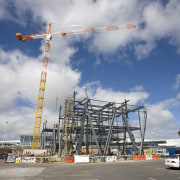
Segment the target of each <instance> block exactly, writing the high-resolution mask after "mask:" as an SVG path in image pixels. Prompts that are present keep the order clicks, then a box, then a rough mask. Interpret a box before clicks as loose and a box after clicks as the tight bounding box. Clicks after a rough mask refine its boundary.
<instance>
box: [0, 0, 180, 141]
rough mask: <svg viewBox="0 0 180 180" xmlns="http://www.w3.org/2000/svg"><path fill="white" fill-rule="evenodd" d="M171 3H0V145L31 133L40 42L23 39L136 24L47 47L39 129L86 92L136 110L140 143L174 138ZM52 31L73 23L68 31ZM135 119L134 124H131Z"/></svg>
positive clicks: (176, 73)
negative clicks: (142, 132)
mask: <svg viewBox="0 0 180 180" xmlns="http://www.w3.org/2000/svg"><path fill="white" fill-rule="evenodd" d="M179 18H180V1H179V0H149V1H146V0H126V1H124V0H51V1H49V0H44V1H41V0H24V1H23V3H22V1H21V0H0V27H1V28H0V32H1V38H0V140H2V139H3V136H4V138H5V140H10V139H11V140H12V139H18V138H19V135H21V134H33V129H34V121H35V112H36V103H37V98H38V89H39V83H40V74H41V70H42V60H43V51H44V44H45V40H44V39H34V40H28V41H26V42H24V43H22V42H20V41H18V39H17V38H16V33H17V32H20V33H22V34H23V35H30V34H35V33H42V32H46V29H47V24H48V23H51V22H52V23H58V24H54V25H52V32H55V31H59V32H61V31H63V30H70V29H73V28H80V29H83V28H84V27H85V26H92V27H94V26H107V25H124V24H136V28H135V29H131V30H126V29H120V30H118V31H110V32H101V33H91V34H79V35H72V36H65V37H62V36H56V37H53V39H52V40H51V50H50V60H49V65H48V72H47V83H46V91H45V102H44V109H43V118H42V123H43V122H44V121H45V120H48V124H49V126H51V125H52V124H53V123H54V122H56V119H57V111H56V96H58V97H59V99H58V105H60V104H61V105H63V103H64V98H65V97H67V96H70V95H72V94H73V91H74V90H75V91H78V92H80V93H82V91H83V87H86V89H87V92H88V94H89V96H90V97H91V98H96V99H100V100H106V101H112V102H117V103H119V102H122V101H124V100H125V99H127V100H130V102H129V103H130V104H133V105H144V106H146V110H147V131H146V136H145V138H148V139H172V138H179V137H178V134H177V132H178V130H179V128H180V33H179V32H180V24H179ZM59 24H73V25H83V26H77V27H75V26H70V25H66V26H65V25H59ZM132 120H134V121H135V120H136V119H132Z"/></svg>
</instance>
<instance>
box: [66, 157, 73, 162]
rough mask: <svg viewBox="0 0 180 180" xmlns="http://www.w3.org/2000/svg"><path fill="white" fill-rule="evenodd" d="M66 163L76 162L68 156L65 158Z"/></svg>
mask: <svg viewBox="0 0 180 180" xmlns="http://www.w3.org/2000/svg"><path fill="white" fill-rule="evenodd" d="M65 162H66V163H73V162H74V156H67V157H66V158H65Z"/></svg>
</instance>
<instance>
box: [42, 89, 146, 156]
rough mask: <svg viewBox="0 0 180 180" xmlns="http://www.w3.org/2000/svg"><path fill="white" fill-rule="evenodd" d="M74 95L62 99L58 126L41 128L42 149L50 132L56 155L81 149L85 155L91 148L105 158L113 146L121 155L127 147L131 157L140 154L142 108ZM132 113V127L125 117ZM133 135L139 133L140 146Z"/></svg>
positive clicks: (143, 108)
mask: <svg viewBox="0 0 180 180" xmlns="http://www.w3.org/2000/svg"><path fill="white" fill-rule="evenodd" d="M85 92H86V91H85ZM76 94H77V93H75V92H74V95H73V96H72V97H70V98H67V99H66V100H65V106H64V114H63V115H61V107H60V110H59V123H58V124H56V125H54V127H53V128H47V127H46V126H45V125H44V126H43V130H42V133H41V139H42V148H45V144H44V143H43V142H44V140H45V139H46V137H45V136H46V134H47V133H51V135H52V138H51V149H52V152H53V154H55V153H56V151H57V149H58V150H59V155H60V156H61V155H62V154H64V155H65V156H68V155H70V154H71V153H72V152H74V153H76V154H78V155H80V154H81V153H82V146H83V147H85V151H84V153H85V154H91V152H92V151H91V149H92V148H96V149H97V154H98V155H100V156H106V155H107V154H108V153H109V152H110V150H111V148H113V147H116V148H118V149H119V150H120V151H121V154H124V152H125V148H126V146H127V145H129V146H131V147H132V148H133V149H134V151H135V154H143V144H144V136H145V130H146V120H147V112H146V110H145V107H144V106H136V105H130V104H129V101H128V100H124V102H121V103H115V102H107V101H101V100H96V99H90V98H89V97H88V95H87V93H86V96H85V97H84V98H83V99H82V98H81V99H80V100H79V99H78V98H76ZM132 113H133V114H134V115H136V116H137V118H136V122H137V123H138V124H136V125H133V124H132V120H130V118H129V117H130V114H132ZM137 131H138V133H137ZM135 134H136V135H137V134H139V137H140V139H141V141H140V144H138V143H136V140H135ZM48 136H49V135H48ZM127 139H130V142H128V141H127Z"/></svg>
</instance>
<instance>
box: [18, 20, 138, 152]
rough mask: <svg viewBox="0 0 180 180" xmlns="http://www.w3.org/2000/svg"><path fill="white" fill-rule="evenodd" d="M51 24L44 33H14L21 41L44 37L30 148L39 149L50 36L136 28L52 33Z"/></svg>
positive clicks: (118, 26) (91, 29)
mask: <svg viewBox="0 0 180 180" xmlns="http://www.w3.org/2000/svg"><path fill="white" fill-rule="evenodd" d="M52 24H56V23H49V24H48V28H47V32H45V33H38V34H32V35H21V33H19V32H18V33H16V37H17V38H18V40H19V41H21V42H25V41H26V40H30V39H38V38H45V39H46V42H45V49H44V57H43V68H42V72H41V78H40V86H39V94H38V100H37V107H36V117H35V124H34V132H33V141H32V149H39V139H40V130H41V121H42V112H43V104H44V94H45V86H46V77H47V66H48V62H49V51H50V42H51V39H52V37H53V36H66V35H73V34H82V33H92V32H102V31H113V30H120V29H122V28H125V29H133V28H136V25H134V24H126V25H115V26H104V27H86V28H84V29H74V30H69V31H61V32H53V33H52V32H51V25H52Z"/></svg>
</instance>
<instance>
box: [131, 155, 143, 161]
mask: <svg viewBox="0 0 180 180" xmlns="http://www.w3.org/2000/svg"><path fill="white" fill-rule="evenodd" d="M133 160H146V155H133Z"/></svg>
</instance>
